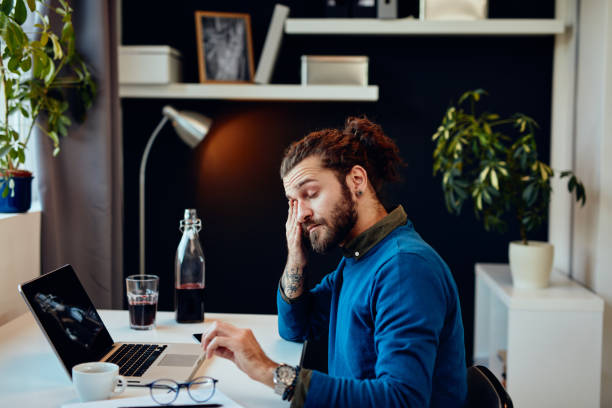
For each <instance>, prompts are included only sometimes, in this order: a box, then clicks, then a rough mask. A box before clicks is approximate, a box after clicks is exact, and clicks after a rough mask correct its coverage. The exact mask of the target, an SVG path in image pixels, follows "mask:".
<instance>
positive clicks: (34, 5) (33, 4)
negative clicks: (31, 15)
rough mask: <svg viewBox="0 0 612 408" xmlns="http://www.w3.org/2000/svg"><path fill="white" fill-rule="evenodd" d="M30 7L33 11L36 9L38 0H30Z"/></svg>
mask: <svg viewBox="0 0 612 408" xmlns="http://www.w3.org/2000/svg"><path fill="white" fill-rule="evenodd" d="M28 8H29V9H30V11H32V12H33V11H34V10H36V0H28Z"/></svg>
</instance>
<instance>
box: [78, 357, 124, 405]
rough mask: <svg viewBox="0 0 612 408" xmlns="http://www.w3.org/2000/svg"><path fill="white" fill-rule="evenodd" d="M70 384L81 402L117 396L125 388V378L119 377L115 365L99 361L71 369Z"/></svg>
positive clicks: (117, 368)
mask: <svg viewBox="0 0 612 408" xmlns="http://www.w3.org/2000/svg"><path fill="white" fill-rule="evenodd" d="M72 383H73V384H74V386H75V387H76V390H77V394H79V398H81V401H83V402H85V401H95V400H102V399H107V398H109V397H112V396H115V395H119V394H121V393H122V392H123V391H125V387H126V386H127V381H126V380H125V378H124V377H123V376H121V375H119V366H118V365H117V364H113V363H104V362H100V361H96V362H92V363H82V364H77V365H75V366H74V367H72ZM117 387H119V388H118V389H117Z"/></svg>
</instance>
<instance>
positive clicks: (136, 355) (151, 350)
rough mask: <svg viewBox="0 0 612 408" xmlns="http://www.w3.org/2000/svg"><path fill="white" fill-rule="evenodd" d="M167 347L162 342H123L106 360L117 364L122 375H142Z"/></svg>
mask: <svg viewBox="0 0 612 408" xmlns="http://www.w3.org/2000/svg"><path fill="white" fill-rule="evenodd" d="M166 347H168V346H167V345H160V344H122V345H121V346H120V347H119V348H118V349H117V350H115V352H114V353H113V354H112V355H111V356H110V358H109V359H108V360H106V361H107V362H109V363H115V364H117V365H118V366H119V374H121V375H125V376H127V377H141V376H142V375H143V374H144V372H145V371H147V368H149V367H151V364H153V362H154V361H155V359H156V358H157V357H159V355H160V354H161V353H162V352H163V351H164V350H165V349H166Z"/></svg>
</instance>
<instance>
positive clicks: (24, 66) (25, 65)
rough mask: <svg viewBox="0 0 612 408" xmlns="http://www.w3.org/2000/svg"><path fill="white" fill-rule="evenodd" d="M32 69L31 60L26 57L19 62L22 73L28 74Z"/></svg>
mask: <svg viewBox="0 0 612 408" xmlns="http://www.w3.org/2000/svg"><path fill="white" fill-rule="evenodd" d="M30 68H32V58H30V57H29V56H27V57H26V58H24V59H23V60H21V70H22V71H24V72H28V71H29V70H30Z"/></svg>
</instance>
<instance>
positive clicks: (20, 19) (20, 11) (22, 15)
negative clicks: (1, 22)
mask: <svg viewBox="0 0 612 408" xmlns="http://www.w3.org/2000/svg"><path fill="white" fill-rule="evenodd" d="M13 17H14V18H15V21H16V22H17V24H19V25H22V24H23V23H25V21H26V19H27V18H28V10H27V9H26V6H25V3H24V2H23V0H17V3H16V4H15V15H14V16H13Z"/></svg>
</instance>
